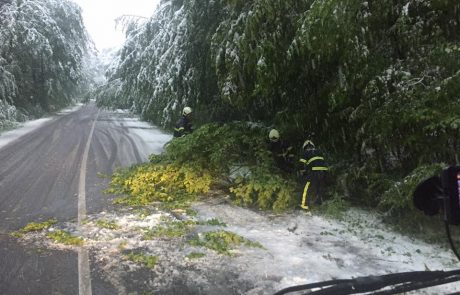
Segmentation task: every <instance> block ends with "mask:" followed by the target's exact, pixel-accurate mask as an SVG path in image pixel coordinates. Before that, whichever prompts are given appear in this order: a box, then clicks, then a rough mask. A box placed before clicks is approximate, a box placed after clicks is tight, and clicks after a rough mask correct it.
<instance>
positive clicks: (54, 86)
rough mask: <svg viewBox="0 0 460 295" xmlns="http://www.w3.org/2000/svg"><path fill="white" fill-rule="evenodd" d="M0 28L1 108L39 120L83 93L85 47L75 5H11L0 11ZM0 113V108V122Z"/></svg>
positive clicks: (41, 1)
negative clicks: (35, 117)
mask: <svg viewBox="0 0 460 295" xmlns="http://www.w3.org/2000/svg"><path fill="white" fill-rule="evenodd" d="M0 27H1V28H2V30H1V31H0V102H6V103H8V104H10V105H12V106H14V107H16V108H17V110H18V112H17V113H18V115H19V113H21V114H24V115H26V116H39V115H42V114H43V113H45V112H50V111H55V110H58V109H59V108H61V107H63V106H66V105H69V104H70V103H71V102H72V101H73V100H74V99H75V98H76V97H77V96H79V95H81V94H82V92H83V91H85V90H86V86H87V83H88V76H87V73H86V69H87V68H86V63H85V59H86V58H87V57H88V56H89V54H88V52H89V42H88V35H87V33H86V30H85V27H84V25H83V20H82V17H81V10H80V8H79V7H78V6H77V5H76V4H75V3H73V2H72V1H68V0H62V1H51V0H28V1H11V2H10V3H7V4H4V5H3V6H2V7H1V8H0ZM4 111H5V109H4V106H3V105H2V103H0V122H2V121H3V118H1V117H2V114H4ZM7 113H8V112H7Z"/></svg>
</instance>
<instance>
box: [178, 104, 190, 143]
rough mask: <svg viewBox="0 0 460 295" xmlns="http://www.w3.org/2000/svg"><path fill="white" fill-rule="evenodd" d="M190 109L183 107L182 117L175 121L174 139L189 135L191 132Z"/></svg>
mask: <svg viewBox="0 0 460 295" xmlns="http://www.w3.org/2000/svg"><path fill="white" fill-rule="evenodd" d="M191 120H192V109H191V108H190V107H185V108H184V109H183V111H182V117H181V118H180V119H179V121H177V123H176V127H175V128H174V137H182V136H184V135H187V134H190V133H192V131H193V128H192V123H191V122H190V121H191Z"/></svg>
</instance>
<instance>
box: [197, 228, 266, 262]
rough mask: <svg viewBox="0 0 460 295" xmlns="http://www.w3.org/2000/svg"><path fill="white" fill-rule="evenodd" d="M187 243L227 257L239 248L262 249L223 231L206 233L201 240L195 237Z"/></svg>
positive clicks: (255, 244) (253, 243) (257, 244)
mask: <svg viewBox="0 0 460 295" xmlns="http://www.w3.org/2000/svg"><path fill="white" fill-rule="evenodd" d="M188 243H189V244H190V245H192V246H196V247H204V248H207V249H210V250H213V251H216V252H217V253H219V254H223V255H229V256H230V255H231V250H234V249H235V248H236V247H239V246H247V247H253V248H261V249H263V248H264V247H263V246H262V245H261V244H260V243H258V242H253V241H251V240H248V239H246V238H244V237H242V236H239V235H237V234H235V233H232V232H228V231H224V230H220V231H211V232H206V233H204V235H203V237H202V238H200V237H198V236H197V237H195V238H194V239H192V240H190V241H188Z"/></svg>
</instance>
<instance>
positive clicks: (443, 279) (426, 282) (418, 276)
mask: <svg viewBox="0 0 460 295" xmlns="http://www.w3.org/2000/svg"><path fill="white" fill-rule="evenodd" d="M456 281H460V270H452V271H414V272H403V273H395V274H387V275H382V276H368V277H359V278H356V279H348V280H331V281H325V282H319V283H313V284H307V285H299V286H294V287H289V288H286V289H283V290H281V291H278V292H276V293H275V295H283V294H288V293H292V292H305V293H300V294H322V295H325V294H359V293H367V292H374V293H372V294H399V293H402V292H409V291H412V290H418V289H422V288H428V287H432V286H438V285H443V284H447V283H451V282H456ZM384 288H385V289H384ZM389 288H390V289H389ZM381 289H384V290H381ZM379 290H380V291H379Z"/></svg>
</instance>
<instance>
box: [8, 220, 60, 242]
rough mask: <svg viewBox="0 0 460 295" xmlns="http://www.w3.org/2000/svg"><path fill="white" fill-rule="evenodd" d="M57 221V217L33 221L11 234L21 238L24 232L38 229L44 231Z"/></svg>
mask: <svg viewBox="0 0 460 295" xmlns="http://www.w3.org/2000/svg"><path fill="white" fill-rule="evenodd" d="M56 223H57V220H56V219H49V220H47V221H44V222H31V223H28V224H27V225H26V226H25V227H23V228H21V229H20V230H18V231H15V232H13V233H11V236H13V237H16V238H20V237H22V236H23V235H24V234H26V233H29V232H37V231H42V230H44V229H48V228H50V227H51V226H53V225H55V224H56Z"/></svg>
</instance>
